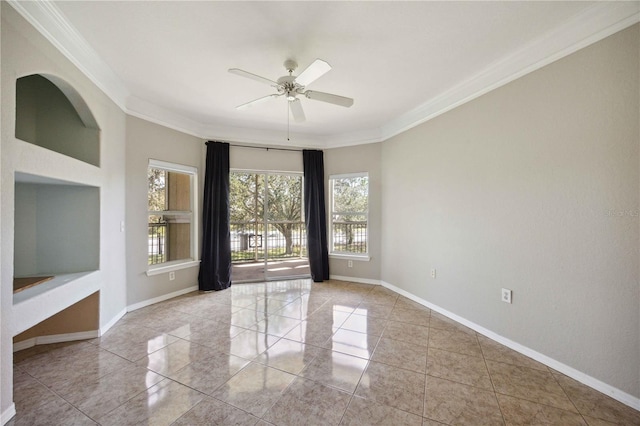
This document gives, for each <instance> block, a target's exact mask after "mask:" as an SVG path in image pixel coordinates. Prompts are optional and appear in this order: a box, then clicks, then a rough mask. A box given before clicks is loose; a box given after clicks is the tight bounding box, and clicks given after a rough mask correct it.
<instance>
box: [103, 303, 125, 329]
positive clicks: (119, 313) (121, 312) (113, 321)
mask: <svg viewBox="0 0 640 426" xmlns="http://www.w3.org/2000/svg"><path fill="white" fill-rule="evenodd" d="M126 313H127V308H124V309H123V310H121V311H120V312H118V313H117V314H116V316H115V317H113V318H111V320H110V321H109V322H108V323H107V324H106V325H105V326H104V327H100V336H104V333H106V332H107V331H109V329H110V328H111V327H113V326H114V325H116V323H117V322H118V321H120V318H122V317H123V316H125V315H126Z"/></svg>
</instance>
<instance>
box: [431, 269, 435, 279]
mask: <svg viewBox="0 0 640 426" xmlns="http://www.w3.org/2000/svg"><path fill="white" fill-rule="evenodd" d="M435 277H436V268H432V269H431V278H435Z"/></svg>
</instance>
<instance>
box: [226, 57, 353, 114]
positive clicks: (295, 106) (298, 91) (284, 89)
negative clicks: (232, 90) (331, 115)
mask: <svg viewBox="0 0 640 426" xmlns="http://www.w3.org/2000/svg"><path fill="white" fill-rule="evenodd" d="M284 67H285V69H286V70H287V71H288V72H289V75H285V76H282V77H280V78H279V79H278V80H276V81H274V80H270V79H268V78H265V77H261V76H259V75H256V74H253V73H250V72H247V71H244V70H241V69H238V68H230V69H229V72H230V73H231V74H235V75H239V76H241V77H246V78H250V79H252V80H256V81H259V82H261V83H266V84H268V85H270V86H272V87H274V88H275V89H276V90H277V91H278V93H273V94H271V95H267V96H263V97H261V98H258V99H255V100H253V101H250V102H247V103H244V104H242V105H238V106H237V107H236V109H239V110H242V109H246V108H249V107H252V106H254V105H257V104H260V103H262V102H264V101H268V100H269V99H273V98H277V97H279V96H286V98H287V101H288V102H289V108H290V109H291V115H293V119H294V120H295V121H296V122H303V121H305V119H306V118H305V115H304V110H303V109H302V103H301V102H300V99H298V95H301V96H305V97H306V98H307V99H314V100H316V101H321V102H328V103H330V104H334V105H340V106H343V107H347V108H349V107H350V106H351V105H353V99H351V98H346V97H344V96H338V95H332V94H331V93H324V92H317V91H315V90H306V87H307V86H308V85H310V84H311V83H313V82H314V81H316V80H317V79H318V78H320V77H322V76H323V75H324V74H325V73H327V72H328V71H329V70H330V69H331V65H329V64H328V63H327V62H325V61H323V60H322V59H316V60H315V61H313V63H312V64H311V65H309V66H308V67H307V68H306V69H305V70H304V71H302V73H300V75H298V76H297V77H296V76H294V75H293V72H294V71H295V70H296V68H298V64H297V63H296V62H295V61H293V60H291V59H288V60H286V61H285V62H284Z"/></svg>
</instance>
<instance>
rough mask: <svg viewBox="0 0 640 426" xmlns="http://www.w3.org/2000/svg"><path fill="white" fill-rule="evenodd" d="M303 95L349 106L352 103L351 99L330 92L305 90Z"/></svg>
mask: <svg viewBox="0 0 640 426" xmlns="http://www.w3.org/2000/svg"><path fill="white" fill-rule="evenodd" d="M304 95H305V96H306V97H307V98H309V99H314V100H316V101H322V102H328V103H330V104H334V105H340V106H343V107H347V108H349V107H350V106H351V105H353V99H351V98H346V97H344V96H338V95H332V94H331V93H324V92H316V91H314V90H307V91H306V92H304Z"/></svg>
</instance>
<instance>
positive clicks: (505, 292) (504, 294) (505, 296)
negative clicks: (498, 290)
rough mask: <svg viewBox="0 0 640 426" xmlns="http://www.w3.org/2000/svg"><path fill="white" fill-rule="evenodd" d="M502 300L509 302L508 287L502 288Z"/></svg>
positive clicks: (509, 291) (509, 292) (509, 293)
mask: <svg viewBox="0 0 640 426" xmlns="http://www.w3.org/2000/svg"><path fill="white" fill-rule="evenodd" d="M502 301H503V302H504V303H511V290H509V289H508V288H503V289H502Z"/></svg>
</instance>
